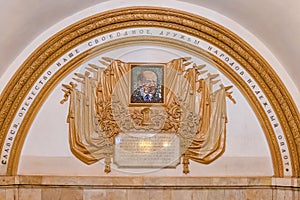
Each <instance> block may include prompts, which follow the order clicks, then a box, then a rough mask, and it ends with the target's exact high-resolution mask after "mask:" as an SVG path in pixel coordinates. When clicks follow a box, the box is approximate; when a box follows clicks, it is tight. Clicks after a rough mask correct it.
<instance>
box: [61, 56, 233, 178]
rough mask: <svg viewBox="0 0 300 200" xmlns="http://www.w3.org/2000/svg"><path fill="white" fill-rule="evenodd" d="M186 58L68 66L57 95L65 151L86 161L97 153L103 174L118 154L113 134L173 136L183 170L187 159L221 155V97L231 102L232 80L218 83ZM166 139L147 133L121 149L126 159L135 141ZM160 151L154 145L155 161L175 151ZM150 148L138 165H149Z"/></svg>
mask: <svg viewBox="0 0 300 200" xmlns="http://www.w3.org/2000/svg"><path fill="white" fill-rule="evenodd" d="M190 60H191V59H190V58H188V57H187V58H178V59H174V60H171V61H170V62H167V63H133V62H128V63H126V62H122V61H120V60H116V59H112V58H107V57H103V58H102V60H101V61H99V62H100V63H101V66H104V67H101V66H98V65H95V64H89V67H87V68H86V71H85V73H84V74H80V73H75V76H76V77H74V78H73V80H74V81H75V82H70V83H69V84H63V85H62V86H63V89H62V90H63V92H64V98H63V100H62V101H61V103H64V102H67V101H69V113H68V117H67V122H68V123H69V144H70V148H71V151H72V153H73V154H74V155H75V156H76V157H77V158H78V159H80V160H81V161H82V162H84V163H86V164H93V163H95V162H97V161H99V160H101V159H104V162H105V169H104V171H105V172H106V173H109V172H110V171H111V163H112V162H114V158H115V155H114V154H116V153H118V152H117V151H116V150H115V147H116V145H118V144H119V143H120V141H119V137H118V136H120V135H123V134H127V135H130V134H134V133H138V134H143V136H145V135H146V136H149V137H151V136H153V135H157V136H159V135H160V134H161V135H163V134H172V135H174V136H176V137H177V138H179V139H178V141H179V145H178V146H176V145H175V146H173V147H172V148H173V150H172V151H175V150H178V152H179V156H178V157H179V158H178V159H182V163H183V173H189V168H188V164H189V160H193V161H195V162H198V163H204V164H207V163H210V162H212V161H213V160H215V159H217V158H218V157H219V156H221V155H222V153H223V152H224V150H225V138H226V137H225V135H226V122H227V116H226V97H229V99H230V100H232V101H233V102H234V103H235V100H234V99H233V97H232V96H231V93H232V92H228V90H229V89H231V87H232V86H227V87H225V86H224V85H223V84H222V83H219V82H220V80H219V79H217V77H218V76H219V75H218V74H210V73H209V72H208V70H203V69H204V68H205V65H197V64H196V63H194V62H192V61H190ZM218 83H219V84H218ZM155 138H158V140H159V138H171V137H169V136H168V137H155ZM128 141H130V142H132V141H134V140H132V139H131V140H128ZM122 144H124V143H122ZM169 144H171V142H169V143H168V141H160V142H159V141H154V140H147V141H145V140H143V141H139V142H136V143H130V144H128V143H127V146H126V145H125V146H124V145H123V148H125V149H126V152H127V153H126V154H124V155H125V157H126V156H128V162H130V161H129V160H130V155H131V154H130V153H132V155H133V156H135V155H141V154H142V153H143V152H139V151H140V150H139V149H141V148H144V149H143V151H145V149H147V152H148V153H149V151H153V152H154V151H157V149H159V148H167V146H168V145H169ZM138 145H139V146H138ZM141 145H142V146H141ZM137 147H138V148H137ZM128 152H129V153H128ZM153 152H152V154H151V156H152V155H153ZM165 152H167V151H164V153H159V152H157V153H156V152H154V153H156V157H155V158H156V161H157V160H158V159H157V158H158V157H160V158H161V157H163V156H167V157H168V156H174V155H175V154H174V155H173V154H172V153H169V154H168V153H165ZM124 155H123V154H122V156H123V157H124ZM149 155H150V154H143V159H140V158H139V159H140V160H144V161H143V162H144V164H140V165H139V164H137V167H141V166H142V167H145V163H147V165H151V161H154V160H153V159H154V158H153V156H152V157H151V158H150V156H149ZM151 159H152V160H151ZM162 159H164V158H162ZM145 160H146V161H145ZM157 162H158V161H157ZM149 163H150V164H149ZM163 164H165V163H163ZM151 166H152V165H151ZM161 167H164V166H161Z"/></svg>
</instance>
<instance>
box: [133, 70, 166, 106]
mask: <svg viewBox="0 0 300 200" xmlns="http://www.w3.org/2000/svg"><path fill="white" fill-rule="evenodd" d="M163 67H164V65H132V66H131V98H130V103H163V102H164V97H163V93H164V91H163V87H162V83H163V80H164V68H163Z"/></svg>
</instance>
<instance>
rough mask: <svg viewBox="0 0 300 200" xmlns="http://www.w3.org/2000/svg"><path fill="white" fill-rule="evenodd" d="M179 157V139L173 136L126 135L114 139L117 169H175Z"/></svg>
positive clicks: (161, 134)
mask: <svg viewBox="0 0 300 200" xmlns="http://www.w3.org/2000/svg"><path fill="white" fill-rule="evenodd" d="M180 156H181V153H180V139H179V137H178V136H177V135H175V134H167V133H130V134H128V133H126V134H120V135H118V136H117V137H116V138H115V153H114V163H115V164H116V165H117V166H118V167H144V168H149V167H153V168H162V167H176V166H177V165H178V164H179V163H180Z"/></svg>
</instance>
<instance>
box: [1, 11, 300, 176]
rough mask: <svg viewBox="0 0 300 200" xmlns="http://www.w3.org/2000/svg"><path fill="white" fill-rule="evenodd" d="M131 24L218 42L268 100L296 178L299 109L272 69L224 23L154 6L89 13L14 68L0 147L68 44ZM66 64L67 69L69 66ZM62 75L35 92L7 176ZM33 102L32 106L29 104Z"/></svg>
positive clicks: (271, 140)
mask: <svg viewBox="0 0 300 200" xmlns="http://www.w3.org/2000/svg"><path fill="white" fill-rule="evenodd" d="M130 27H162V28H168V29H173V30H177V31H180V32H183V33H187V34H189V35H193V36H195V37H198V38H201V39H203V40H205V41H207V42H209V43H211V44H213V45H215V46H217V47H218V48H220V49H222V50H223V51H225V52H226V53H228V55H230V56H231V57H233V58H234V59H235V60H236V61H238V62H239V63H240V64H241V65H242V66H243V67H244V68H245V69H246V70H247V72H248V73H249V74H251V75H252V77H254V79H255V81H256V82H257V83H258V84H259V86H260V88H262V89H263V91H264V93H265V94H266V96H267V98H268V100H269V101H270V102H271V104H272V107H273V108H274V110H275V112H276V114H277V115H278V117H279V120H280V123H281V125H282V127H283V130H284V134H285V136H286V138H287V140H288V141H287V142H288V146H289V150H290V154H291V159H292V163H293V176H297V177H298V176H299V175H300V174H299V173H300V172H299V156H298V155H299V153H300V141H299V130H300V117H299V111H298V110H297V107H296V106H295V103H294V102H293V100H292V98H291V96H290V94H289V92H288V90H287V89H286V88H285V86H284V84H283V83H282V82H281V80H280V79H279V77H278V75H277V74H276V73H275V72H274V71H273V70H272V67H271V66H270V65H269V64H268V63H267V62H266V61H265V60H264V59H263V58H262V57H261V56H260V55H259V53H258V52H256V51H255V49H253V48H252V47H251V46H250V45H248V44H247V43H246V42H245V41H243V40H242V39H241V38H240V37H238V36H237V35H235V34H234V33H232V32H231V31H229V30H228V29H226V28H225V27H223V26H221V25H218V24H216V23H214V22H212V21H210V20H207V19H205V18H203V17H199V16H196V15H193V14H189V13H186V12H181V11H178V10H172V9H165V8H157V7H130V8H122V9H117V10H113V11H109V12H104V13H100V14H97V15H94V16H91V17H88V18H86V19H84V20H81V21H79V22H78V23H75V24H73V25H71V26H69V27H67V28H65V29H64V30H62V31H60V32H59V33H57V34H55V35H54V36H52V37H51V38H50V39H48V40H47V41H46V42H45V43H43V44H42V45H41V46H40V47H39V48H37V49H36V50H35V51H34V52H33V53H32V54H31V55H30V56H29V57H28V59H27V60H26V61H25V62H24V63H23V64H22V65H21V66H20V67H19V70H18V71H17V72H16V73H15V75H14V76H13V78H12V79H11V80H10V82H9V83H8V84H7V86H6V88H5V89H4V91H3V93H2V94H1V98H0V132H1V133H2V134H1V135H0V142H1V143H0V144H1V146H2V147H3V145H4V139H5V134H6V133H7V132H8V131H9V127H10V125H11V123H12V120H13V117H14V116H15V115H16V112H17V110H18V108H19V106H20V104H21V102H22V101H23V99H24V98H25V96H26V94H28V92H29V91H30V88H31V87H32V86H33V84H34V83H35V81H36V80H37V79H38V78H39V77H40V76H41V75H42V73H43V72H45V71H46V70H47V68H48V67H49V66H50V65H51V64H52V63H53V62H54V61H55V60H57V59H58V58H59V57H61V56H62V55H63V54H64V53H66V52H67V51H68V50H70V49H72V48H73V47H75V46H77V45H79V44H81V43H83V42H85V41H87V40H89V39H91V38H93V37H95V36H97V35H100V34H103V33H109V32H111V31H114V30H119V29H122V28H130ZM162 43H163V42H162ZM94 50H95V51H96V49H94ZM78 62H80V61H78ZM73 64H74V63H73ZM68 66H69V67H71V65H68ZM74 66H76V64H74ZM220 66H221V64H220ZM71 68H72V67H71ZM226 70H227V69H223V70H222V71H223V72H226ZM228 76H229V75H228ZM62 77H63V73H61V76H60V77H58V79H57V80H55V81H53V82H49V83H48V84H49V85H48V86H47V87H46V88H45V90H44V91H43V92H42V93H41V94H43V96H40V97H39V98H38V99H37V100H36V102H34V103H33V104H32V107H31V108H30V109H33V110H32V111H31V112H32V113H31V114H32V115H31V116H30V117H28V119H26V120H25V121H24V123H23V124H22V128H20V130H19V132H18V135H17V137H16V141H15V144H14V147H13V148H12V155H14V156H12V157H11V160H12V162H10V163H9V168H8V172H7V174H15V173H16V169H17V166H16V165H17V163H18V159H19V154H20V151H21V149H22V145H23V140H24V139H25V136H26V133H27V130H28V128H29V126H30V124H31V122H32V120H33V118H34V116H35V114H36V112H37V111H38V107H39V106H40V105H41V103H42V102H43V101H44V100H45V99H46V97H47V94H48V93H49V90H50V89H51V88H53V87H54V85H55V84H56V83H57V82H58V80H60V79H61V78H62ZM51 84H54V85H51ZM237 84H240V88H243V90H244V95H246V96H247V94H250V91H249V93H248V91H247V90H249V89H248V88H247V86H243V84H242V83H241V82H239V81H238V80H237ZM247 99H248V101H249V102H250V104H251V105H252V107H254V110H256V113H257V114H258V115H259V119H260V123H261V124H262V126H263V127H264V130H267V132H268V133H269V134H266V135H267V139H268V142H269V146H270V150H271V152H272V155H273V156H272V158H273V163H277V164H276V165H280V164H278V163H280V161H278V160H280V159H281V158H280V156H279V157H278V151H279V150H278V147H276V142H274V140H276V138H274V137H275V136H274V134H271V133H272V130H271V128H270V126H271V125H270V124H269V122H268V119H267V117H266V115H265V114H264V113H263V111H262V109H261V108H259V107H255V106H254V105H255V104H256V103H257V102H256V100H255V98H254V97H251V95H249V97H248V98H247ZM35 106H36V108H34V107H35ZM20 138H21V139H20ZM274 155H275V157H274ZM276 168H278V169H276ZM274 171H275V176H282V166H281V167H280V166H274Z"/></svg>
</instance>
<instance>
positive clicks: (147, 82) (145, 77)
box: [139, 71, 157, 94]
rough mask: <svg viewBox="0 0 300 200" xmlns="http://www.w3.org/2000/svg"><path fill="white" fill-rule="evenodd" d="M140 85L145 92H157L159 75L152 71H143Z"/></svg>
mask: <svg viewBox="0 0 300 200" xmlns="http://www.w3.org/2000/svg"><path fill="white" fill-rule="evenodd" d="M139 85H140V87H141V88H142V90H143V92H144V93H145V94H155V91H156V86H157V76H156V74H155V73H154V72H152V71H143V72H141V77H140V80H139Z"/></svg>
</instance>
